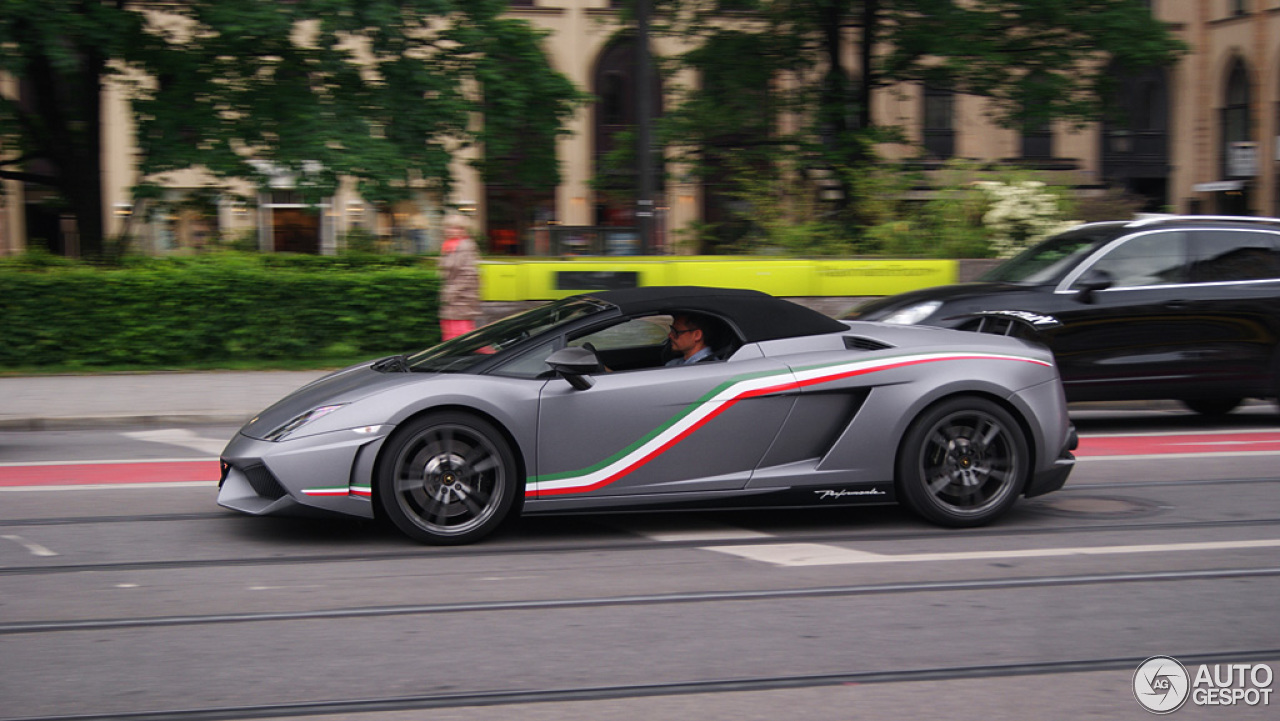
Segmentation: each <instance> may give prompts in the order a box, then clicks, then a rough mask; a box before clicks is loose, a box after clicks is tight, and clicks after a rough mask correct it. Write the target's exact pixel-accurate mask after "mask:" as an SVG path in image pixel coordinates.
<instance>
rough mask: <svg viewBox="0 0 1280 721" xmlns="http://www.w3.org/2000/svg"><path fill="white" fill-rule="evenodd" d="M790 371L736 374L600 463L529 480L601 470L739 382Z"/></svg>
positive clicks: (577, 474) (558, 478) (565, 476)
mask: <svg viewBox="0 0 1280 721" xmlns="http://www.w3.org/2000/svg"><path fill="white" fill-rule="evenodd" d="M788 373H790V370H781V371H778V370H773V371H758V372H755V373H744V374H743V375H740V376H734V377H733V378H730V379H729V380H727V381H725V382H724V383H721V384H720V385H718V386H716V387H715V388H713V389H712V390H710V391H708V392H707V393H705V394H703V396H702V397H701V398H699V399H698V400H696V401H693V402H692V403H690V404H689V405H687V406H685V407H684V410H682V411H680V412H679V413H677V414H676V415H674V416H672V417H671V418H670V419H669V420H668V421H667V422H666V423H664V424H662V425H660V426H658V427H657V428H654V429H653V430H651V431H649V432H648V433H647V434H645V435H644V436H642V437H641V438H640V439H639V440H637V441H635V442H634V443H632V444H631V445H629V446H627V447H626V448H623V449H622V450H620V451H618V452H617V453H614V454H613V455H612V456H609V457H608V458H605V459H604V460H602V461H600V462H598V463H594V464H592V465H590V466H587V467H586V468H583V469H580V470H576V471H566V472H563V473H548V474H546V475H543V476H534V477H533V478H531V479H529V482H531V483H540V482H543V481H559V480H562V479H565V478H573V477H575V476H585V475H587V474H588V473H595V472H596V471H599V470H601V469H603V468H607V467H608V466H610V465H612V464H614V463H616V462H618V461H620V460H622V459H623V458H626V457H627V456H629V455H631V453H633V452H634V451H636V450H637V449H639V448H640V447H641V446H643V445H644V444H646V443H648V442H649V441H651V440H653V439H654V438H656V437H658V436H659V435H661V434H662V432H663V431H665V430H667V429H668V428H670V427H672V426H674V425H675V424H677V423H679V422H680V421H681V420H683V419H684V418H687V417H688V416H689V415H690V414H691V413H693V412H694V411H696V410H698V408H701V407H702V406H704V405H706V404H707V403H709V402H710V401H711V399H712V398H715V397H716V396H717V395H719V394H720V393H722V392H724V391H726V390H728V389H729V388H732V387H733V386H735V385H737V384H739V383H742V382H744V381H749V380H754V379H756V378H764V377H767V376H771V375H786V374H788Z"/></svg>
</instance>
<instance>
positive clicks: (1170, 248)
mask: <svg viewBox="0 0 1280 721" xmlns="http://www.w3.org/2000/svg"><path fill="white" fill-rule="evenodd" d="M1186 236H1187V234H1186V233H1184V232H1177V231H1175V232H1163V233H1144V234H1143V235H1136V236H1134V237H1132V238H1129V239H1128V240H1126V241H1125V242H1124V243H1122V244H1120V245H1118V246H1116V247H1115V248H1112V249H1111V251H1110V252H1108V253H1107V254H1106V255H1104V256H1102V258H1101V259H1099V260H1098V262H1096V263H1094V265H1093V268H1094V269H1095V270H1101V271H1104V272H1106V273H1108V274H1109V275H1110V276H1111V278H1112V279H1113V285H1112V286H1111V287H1113V288H1139V287H1142V286H1147V285H1168V284H1171V283H1183V282H1185V281H1186V273H1185V270H1186V259H1187V237H1186Z"/></svg>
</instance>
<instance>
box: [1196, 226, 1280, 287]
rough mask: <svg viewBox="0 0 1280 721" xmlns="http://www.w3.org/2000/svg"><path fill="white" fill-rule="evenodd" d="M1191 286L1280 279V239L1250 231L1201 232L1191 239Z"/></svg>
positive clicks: (1276, 236) (1273, 234) (1279, 237)
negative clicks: (1194, 284) (1195, 284)
mask: <svg viewBox="0 0 1280 721" xmlns="http://www.w3.org/2000/svg"><path fill="white" fill-rule="evenodd" d="M1191 251H1192V253H1191V256H1192V262H1191V282H1193V283H1229V282H1233V281H1244V280H1271V279H1276V278H1280V235H1277V234H1275V233H1261V232H1256V231H1249V230H1201V231H1197V232H1195V233H1193V234H1192V236H1191Z"/></svg>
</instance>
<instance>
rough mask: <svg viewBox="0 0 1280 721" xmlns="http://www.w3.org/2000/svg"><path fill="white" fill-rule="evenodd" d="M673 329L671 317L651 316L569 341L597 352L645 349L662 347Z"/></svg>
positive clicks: (572, 344) (571, 343) (634, 319)
mask: <svg viewBox="0 0 1280 721" xmlns="http://www.w3.org/2000/svg"><path fill="white" fill-rule="evenodd" d="M670 328H671V316H669V315H650V316H645V317H643V318H632V319H631V320H628V321H626V322H624V323H619V324H617V325H611V326H609V327H608V328H605V329H604V330H599V331H596V332H594V333H589V334H587V335H584V336H582V337H579V338H574V339H573V340H571V341H569V345H571V346H581V345H586V344H587V343H590V344H591V345H592V346H593V347H594V348H595V349H596V350H597V351H602V352H603V351H611V350H621V349H626V348H643V347H648V346H659V345H662V343H663V342H664V341H666V339H667V331H668V330H669V329H670Z"/></svg>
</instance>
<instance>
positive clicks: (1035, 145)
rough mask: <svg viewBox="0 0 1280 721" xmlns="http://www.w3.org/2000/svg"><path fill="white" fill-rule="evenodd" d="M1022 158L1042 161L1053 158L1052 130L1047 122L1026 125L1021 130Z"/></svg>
mask: <svg viewBox="0 0 1280 721" xmlns="http://www.w3.org/2000/svg"><path fill="white" fill-rule="evenodd" d="M1022 157H1023V158H1027V159H1035V160H1042V159H1048V158H1052V157H1053V130H1052V129H1051V128H1050V126H1049V121H1047V120H1045V121H1042V122H1039V123H1028V124H1027V125H1025V126H1023V128H1022Z"/></svg>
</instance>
